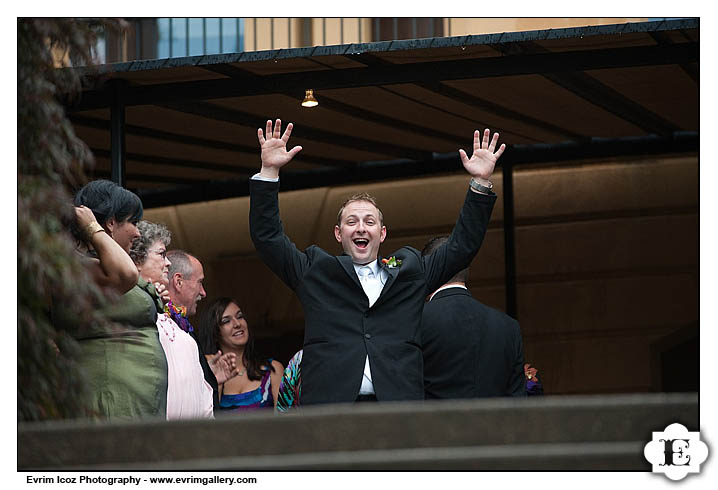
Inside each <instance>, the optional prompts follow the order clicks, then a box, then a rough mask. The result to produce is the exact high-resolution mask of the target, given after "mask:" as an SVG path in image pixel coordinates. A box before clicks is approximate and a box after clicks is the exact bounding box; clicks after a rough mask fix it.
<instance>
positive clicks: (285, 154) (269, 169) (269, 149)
mask: <svg viewBox="0 0 718 490" xmlns="http://www.w3.org/2000/svg"><path fill="white" fill-rule="evenodd" d="M293 127H294V125H293V124H292V123H289V124H287V129H286V130H285V131H284V134H281V133H282V121H281V120H280V119H277V121H276V122H275V123H274V130H272V121H271V119H270V120H268V121H267V129H266V135H267V136H266V138H265V136H264V133H263V132H262V128H259V129H257V139H258V140H259V146H260V147H261V148H262V170H261V172H260V174H261V175H262V176H265V177H271V178H276V177H277V176H279V169H280V168H282V167H283V166H285V165H286V164H287V163H289V161H290V160H291V159H292V158H294V155H296V154H297V153H299V152H300V151H301V150H302V147H301V146H295V147H294V148H292V149H291V150H289V151H287V142H288V141H289V136H290V135H291V134H292V128H293ZM280 134H281V137H280Z"/></svg>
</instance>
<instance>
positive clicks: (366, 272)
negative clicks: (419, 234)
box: [354, 260, 389, 395]
mask: <svg viewBox="0 0 718 490" xmlns="http://www.w3.org/2000/svg"><path fill="white" fill-rule="evenodd" d="M354 270H355V271H356V273H357V276H358V277H359V283H360V284H361V287H362V289H364V294H366V296H367V298H368V299H369V307H370V308H371V307H372V306H374V303H376V300H377V299H379V295H380V294H381V290H382V289H383V288H384V284H386V281H387V279H388V278H389V273H388V272H387V271H386V270H384V269H380V268H379V261H378V260H375V261H374V262H371V263H370V264H367V265H359V264H354ZM359 394H360V395H373V394H374V383H373V382H372V379H371V368H370V367H369V355H367V356H366V362H365V363H364V376H362V380H361V387H360V388H359Z"/></svg>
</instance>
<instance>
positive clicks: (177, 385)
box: [157, 314, 214, 420]
mask: <svg viewBox="0 0 718 490" xmlns="http://www.w3.org/2000/svg"><path fill="white" fill-rule="evenodd" d="M157 330H158V334H159V336H160V344H162V349H164V351H165V356H166V357H167V420H178V419H196V418H208V419H211V418H214V413H213V402H212V387H211V386H210V385H209V383H207V381H206V380H205V379H204V373H203V372H202V366H200V364H199V351H198V350H197V343H196V342H195V340H194V339H193V338H192V337H190V335H189V334H188V333H187V332H185V331H184V330H182V329H181V328H179V326H177V324H176V323H175V322H174V321H173V320H172V319H171V318H170V317H169V316H167V315H166V314H160V315H157Z"/></svg>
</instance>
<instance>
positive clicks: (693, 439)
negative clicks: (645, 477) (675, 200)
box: [643, 424, 708, 480]
mask: <svg viewBox="0 0 718 490" xmlns="http://www.w3.org/2000/svg"><path fill="white" fill-rule="evenodd" d="M643 455H644V456H645V457H646V459H647V460H648V462H649V463H651V464H652V465H653V472H654V473H665V475H666V476H667V477H668V478H670V479H671V480H682V479H683V478H685V477H686V475H687V474H688V473H698V472H699V471H700V465H701V463H703V462H704V461H705V460H706V458H707V457H708V446H706V444H705V443H704V442H703V441H701V440H700V432H688V429H686V428H685V427H683V426H682V425H681V424H671V425H669V426H668V427H666V430H665V431H663V432H654V433H653V440H652V441H651V442H649V443H648V444H646V447H645V448H643Z"/></svg>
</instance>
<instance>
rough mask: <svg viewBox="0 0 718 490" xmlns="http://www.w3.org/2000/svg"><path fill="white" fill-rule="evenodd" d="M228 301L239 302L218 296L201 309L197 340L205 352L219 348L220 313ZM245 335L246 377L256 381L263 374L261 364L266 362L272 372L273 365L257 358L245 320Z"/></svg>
mask: <svg viewBox="0 0 718 490" xmlns="http://www.w3.org/2000/svg"><path fill="white" fill-rule="evenodd" d="M230 303H234V304H235V305H237V306H239V302H238V301H235V300H233V299H232V298H227V297H223V298H218V299H216V300H214V301H213V302H212V303H211V304H210V305H209V307H207V309H205V310H203V311H202V313H201V314H200V316H199V323H198V327H199V328H197V341H198V342H199V343H200V345H201V346H202V348H203V349H204V353H205V354H214V353H215V352H217V351H218V350H219V338H220V334H219V325H220V322H221V321H222V313H224V310H225V309H226V308H227V306H229V305H230ZM247 337H248V339H247V345H245V346H244V353H243V354H242V359H243V360H244V363H245V364H246V365H247V378H249V379H251V380H253V381H257V380H260V379H262V376H263V375H264V373H263V372H262V369H261V366H262V365H263V364H266V365H267V366H268V368H269V369H270V370H271V371H272V372H274V367H273V366H272V363H271V362H264V361H262V360H261V359H259V357H258V356H257V354H256V352H255V351H254V336H253V335H252V328H251V327H250V326H249V322H247Z"/></svg>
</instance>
